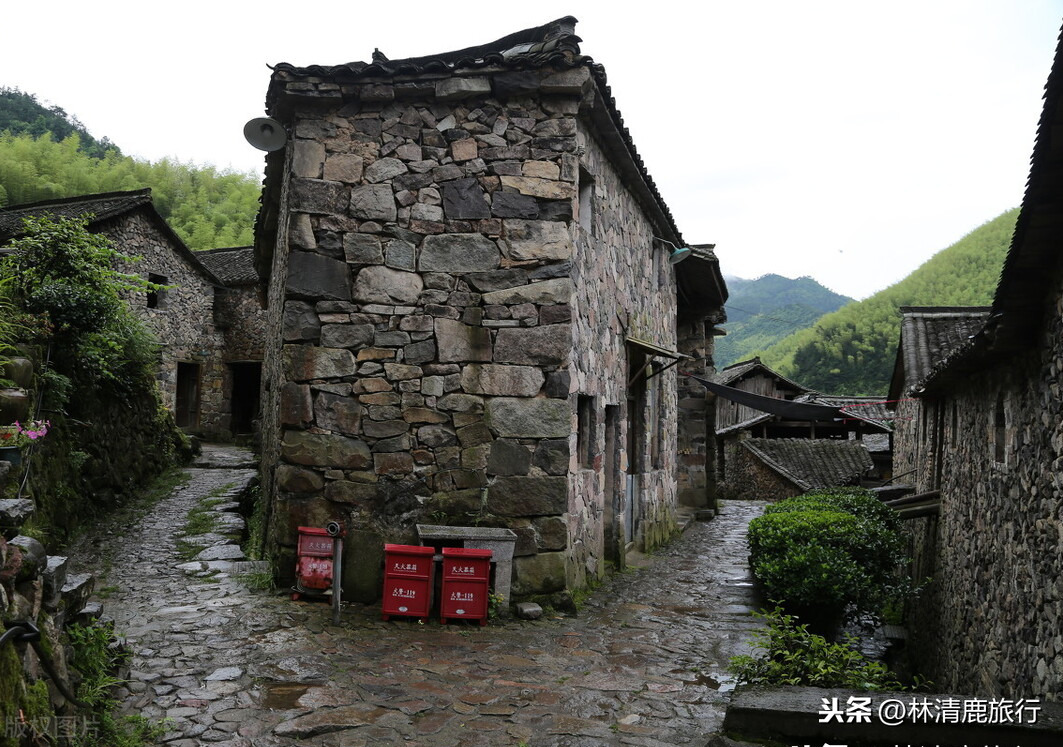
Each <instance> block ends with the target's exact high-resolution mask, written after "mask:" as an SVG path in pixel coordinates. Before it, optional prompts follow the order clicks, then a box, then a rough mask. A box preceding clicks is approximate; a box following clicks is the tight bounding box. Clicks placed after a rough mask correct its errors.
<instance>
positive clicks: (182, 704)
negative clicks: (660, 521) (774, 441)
mask: <svg viewBox="0 0 1063 747" xmlns="http://www.w3.org/2000/svg"><path fill="white" fill-rule="evenodd" d="M234 463H235V462H234ZM189 472H190V475H191V480H190V482H189V483H188V484H187V485H186V486H185V487H183V488H181V489H179V490H177V491H175V492H174V493H173V494H172V495H171V496H169V497H167V498H165V499H164V500H163V501H162V502H161V503H160V504H159V505H158V506H157V507H156V509H155V510H153V511H152V512H151V513H150V514H149V515H148V516H146V517H145V518H144V519H143V520H142V521H141V522H139V523H138V524H137V525H136V526H134V527H132V528H131V529H130V530H129V531H128V532H127V533H126V536H124V537H122V538H120V539H109V540H107V543H108V549H109V550H110V551H113V559H112V560H111V562H110V564H109V568H108V567H107V566H108V564H107V563H106V562H101V563H100V568H101V570H103V571H105V575H104V577H103V578H102V579H101V580H100V581H99V582H98V584H97V588H100V589H103V590H104V594H103V596H104V598H103V599H102V600H101V601H103V603H104V614H105V617H110V618H112V619H114V620H115V624H116V629H117V630H118V632H119V634H121V635H124V636H125V638H126V639H127V641H128V644H129V647H130V649H131V650H132V652H133V659H132V671H131V673H130V681H129V683H128V684H127V692H126V697H125V708H126V710H127V711H128V712H130V713H139V714H142V715H144V716H147V717H149V718H163V717H168V718H171V719H173V723H174V726H173V729H172V731H171V732H170V733H169V734H168V735H167V736H166V738H165V739H166V743H167V744H170V745H173V747H193V746H194V745H200V744H220V745H226V746H229V747H252V745H253V746H254V747H263V746H266V747H269V746H270V745H278V746H279V745H295V744H299V745H328V746H330V747H359V746H361V745H372V744H404V745H424V746H425V747H428V746H429V745H430V746H431V747H445V746H446V745H455V746H457V745H463V746H464V745H500V744H513V745H519V744H526V745H529V746H530V745H550V746H553V745H557V746H559V747H561V746H565V747H576V746H583V745H611V744H626V745H642V746H644V747H655V746H658V745H660V746H662V747H663V745H680V744H696V745H702V744H704V742H705V740H706V737H707V735H709V734H711V733H713V732H714V731H715V730H717V729H718V727H719V725H720V723H721V722H722V719H723V708H724V705H725V703H726V699H727V697H728V690H729V684H728V679H727V676H726V664H727V660H728V658H729V657H730V656H733V655H735V654H737V653H741V652H743V651H745V650H746V646H747V641H748V637H749V632H750V630H751V629H753V628H754V627H756V620H755V619H753V618H751V617H750V615H749V612H750V610H751V608H752V607H753V606H755V605H756V603H757V602H756V599H755V598H754V594H753V587H752V579H751V578H750V577H749V572H748V568H747V564H746V545H745V530H746V526H747V524H748V522H749V520H750V519H751V518H752V517H753V516H755V515H757V514H759V513H760V512H761V511H762V509H763V504H759V503H738V502H732V503H728V504H727V505H725V506H724V508H723V510H722V512H721V514H720V516H718V517H717V518H716V519H715V520H714V521H712V522H708V523H697V524H694V525H693V526H691V527H690V528H688V530H687V531H686V532H685V533H684V534H683V536H682V537H680V538H679V539H678V540H677V541H676V542H674V543H673V544H672V545H670V546H669V547H668V548H666V549H664V550H662V551H661V552H660V553H659V554H658V555H655V556H652V557H649V558H646V559H645V563H646V567H643V568H639V569H637V570H634V571H631V572H628V573H623V574H619V575H617V576H615V577H614V578H612V579H611V580H610V581H608V582H607V583H606V584H605V585H603V587H602V588H600V589H598V590H597V591H596V592H595V593H594V594H593V595H592V596H591V597H590V598H589V599H588V600H587V601H586V603H585V604H584V605H583V607H582V610H581V612H580V615H579V616H578V617H575V618H560V617H556V616H555V617H548V618H547V619H543V620H538V621H534V622H529V621H518V620H507V621H504V622H500V621H491V623H490V624H489V625H488V626H487V627H486V628H480V627H479V626H475V625H466V624H455V625H449V626H441V625H439V624H438V623H436V622H434V621H431V622H429V623H428V624H427V625H419V624H418V623H417V622H416V621H412V620H411V621H407V620H401V619H400V620H394V621H392V622H387V623H385V622H381V621H380V618H379V606H364V605H350V606H348V607H346V608H345V610H344V613H343V621H342V623H341V625H339V626H333V625H332V624H331V610H330V608H328V607H327V606H325V605H322V604H308V603H294V602H291V601H289V600H288V598H287V596H286V595H282V594H280V593H274V594H269V593H265V592H258V591H252V590H250V589H248V588H247V587H246V586H245V585H244V584H243V583H242V582H241V581H240V580H238V579H236V578H233V577H232V575H231V574H228V573H224V572H221V573H216V572H215V573H211V572H210V571H209V570H208V571H198V572H189V571H188V570H183V569H182V568H179V567H178V566H180V565H182V564H183V563H184V562H185V561H184V560H183V559H182V558H181V557H180V555H179V553H178V549H177V539H176V535H177V533H178V532H179V531H180V529H181V528H182V527H183V526H184V522H185V517H186V516H187V513H188V511H189V510H190V509H191V508H192V507H193V506H194V505H196V504H197V503H198V502H199V500H200V499H201V498H202V497H203V496H206V495H209V494H211V493H212V491H215V492H217V491H219V490H220V489H221V488H223V487H225V486H228V485H230V484H240V483H242V481H244V480H247V479H250V478H251V476H252V475H253V473H252V472H251V471H249V470H242V469H235V468H234V469H192V470H190V471H189ZM79 563H83V561H79ZM185 567H186V568H187V566H185ZM218 567H224V566H222V565H221V564H218Z"/></svg>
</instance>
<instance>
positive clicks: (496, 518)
mask: <svg viewBox="0 0 1063 747" xmlns="http://www.w3.org/2000/svg"><path fill="white" fill-rule="evenodd" d="M574 25H575V19H573V18H562V19H560V20H558V21H555V22H553V23H550V24H546V25H544V26H541V27H537V28H532V29H527V30H525V31H521V32H518V33H515V34H511V35H509V36H507V37H505V38H503V39H500V40H498V41H496V42H493V43H491V44H488V45H485V46H482V47H475V48H469V49H464V50H460V51H457V52H451V53H447V54H440V55H433V56H429V57H421V58H413V59H404V60H388V59H387V57H386V56H384V55H383V54H381V53H380V52H376V53H374V55H373V60H372V62H369V63H364V62H355V63H350V64H344V65H336V66H332V67H324V66H311V67H295V66H294V65H290V64H287V63H284V64H280V65H277V66H276V67H275V68H274V72H273V75H272V79H271V82H270V85H269V89H268V93H267V111H268V113H269V115H270V116H271V117H273V118H275V119H277V120H279V121H280V122H281V123H282V124H283V126H284V128H285V130H286V131H287V133H288V135H289V140H288V143H287V145H286V146H285V147H284V148H283V149H281V150H278V151H275V152H273V153H270V154H269V155H268V156H267V166H266V182H265V190H264V195H263V207H262V210H261V212H260V215H259V222H258V226H257V233H256V252H257V260H256V261H257V263H258V268H259V271H260V274H261V276H262V277H263V278H265V279H267V281H268V283H267V295H268V309H269V325H270V326H269V333H268V335H267V336H266V340H267V349H266V353H265V364H264V371H263V377H264V395H263V396H264V397H265V402H266V405H265V407H264V424H263V484H264V490H265V492H266V494H267V497H268V499H269V500H270V501H271V506H272V508H271V518H270V542H271V551H272V552H273V555H274V558H275V560H276V561H278V567H279V568H280V569H281V571H282V573H284V572H290V569H291V568H292V567H293V565H294V562H293V550H294V544H295V541H296V531H297V527H298V526H300V525H310V526H322V525H323V524H324V523H325V522H327V521H329V520H332V519H341V520H343V521H345V522H346V524H347V526H348V527H349V534H348V542H347V547H348V549H349V552H345V557H347V558H349V562H348V563H346V564H345V566H346V571H345V573H346V576H345V577H346V578H347V581H346V582H345V584H344V586H345V594H347V595H348V596H349V597H350V598H354V599H366V600H368V599H372V598H374V597H375V595H376V593H377V588H378V586H379V576H378V574H379V570H378V569H379V567H380V560H379V558H380V552H381V547H382V544H383V543H384V542H396V541H398V542H408V543H414V544H416V543H417V535H416V533H415V529H414V526H415V524H416V523H430V524H451V525H476V524H479V525H486V526H502V527H508V528H510V529H512V530H513V531H514V532H516V534H517V541H516V548H515V554H516V557H515V559H514V564H513V574H514V577H513V593H514V595H516V596H527V595H531V594H540V593H543V594H545V593H552V592H559V591H563V590H565V589H572V588H578V587H582V586H585V585H586V584H587V583H588V582H591V581H594V580H596V579H599V578H601V577H602V576H603V575H604V573H605V571H606V566H607V565H609V564H615V565H618V566H622V565H623V563H624V557H625V552H626V549H627V548H628V547H630V546H636V545H637V546H639V547H643V548H645V549H652V548H653V547H655V546H656V545H658V544H660V543H661V542H662V541H664V540H665V539H666V538H667V537H668V536H669V535H670V534H671V533H672V532H673V531H674V530H675V527H676V521H677V508H678V505H677V504H678V496H679V493H680V491H682V495H683V498H684V500H685V501H686V502H688V503H690V504H692V505H706V503H707V501H708V496H707V492H706V491H707V484H706V479H705V467H704V465H705V460H706V451H707V449H708V450H710V451H711V436H710V435H709V434H707V433H706V430H705V412H704V402H705V398H704V393H703V392H702V391H701V389H700V387H697V386H691V387H690V388H689V391H688V390H687V389H686V388H684V391H683V394H682V401H683V406H682V412H683V413H685V415H684V419H683V422H682V423H680V407H679V404H678V403H679V385H678V383H677V374H676V370H675V368H674V366H673V367H670V366H672V364H675V363H676V362H677V361H679V360H680V359H681V360H682V361H683V362H682V366H683V368H684V369H685V370H690V371H692V372H694V373H702V374H705V373H706V372H708V371H710V370H711V369H710V367H711V352H712V337H711V330H712V322H713V320H719V319H722V305H723V301H724V300H725V298H726V291H725V288H724V284H723V279H722V277H721V275H720V272H719V266H718V263H717V261H716V258H715V256H714V255H713V253H712V251H711V248H710V247H699V248H696V249H695V250H694V251H693V256H692V257H691V258H689V259H687V260H686V261H684V262H683V263H681V264H677V265H674V266H673V265H672V264H670V263H669V261H668V260H669V255H670V252H671V247H670V246H669V244H674V245H676V246H682V245H683V241H682V238H681V235H680V234H679V231H678V229H677V228H676V227H675V224H674V221H673V219H672V217H671V215H670V213H669V212H668V209H667V207H666V206H665V205H664V203H663V202H662V200H661V197H660V194H659V193H658V191H657V189H656V188H655V186H654V183H653V181H652V180H651V179H650V177H649V175H648V174H647V172H646V169H645V167H644V166H643V164H642V162H641V160H640V159H639V157H638V155H637V153H636V152H635V149H634V145H633V143H632V141H631V138H630V136H629V134H628V132H627V130H626V128H625V127H624V125H623V120H622V119H621V117H620V114H619V112H618V111H617V109H616V106H615V104H614V102H613V100H612V98H611V97H610V91H609V88H608V86H607V85H606V82H605V73H604V71H603V69H602V68H601V67H600V66H599V65H597V64H595V63H594V62H593V60H591V59H590V58H589V57H586V56H584V55H581V54H580V51H579V46H578V42H579V38H578V37H576V36H575V34H574ZM655 237H656V238H655ZM706 320H708V322H707V321H706ZM706 329H708V330H709V334H706ZM677 455H680V461H677Z"/></svg>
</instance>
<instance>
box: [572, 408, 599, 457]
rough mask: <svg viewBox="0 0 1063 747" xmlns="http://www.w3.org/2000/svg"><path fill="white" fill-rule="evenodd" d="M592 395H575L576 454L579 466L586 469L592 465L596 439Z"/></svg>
mask: <svg viewBox="0 0 1063 747" xmlns="http://www.w3.org/2000/svg"><path fill="white" fill-rule="evenodd" d="M594 417H595V407H594V397H591V396H590V395H587V394H580V395H577V397H576V423H577V430H576V454H577V455H578V458H579V466H580V467H583V468H587V469H592V468H593V467H594V445H595V442H596V441H597V432H596V429H595V422H594Z"/></svg>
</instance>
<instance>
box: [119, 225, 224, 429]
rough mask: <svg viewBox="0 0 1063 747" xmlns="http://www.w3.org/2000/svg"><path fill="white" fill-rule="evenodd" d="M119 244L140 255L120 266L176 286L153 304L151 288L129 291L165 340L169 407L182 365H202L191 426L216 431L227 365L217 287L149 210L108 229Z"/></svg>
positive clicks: (163, 374) (164, 387)
mask: <svg viewBox="0 0 1063 747" xmlns="http://www.w3.org/2000/svg"><path fill="white" fill-rule="evenodd" d="M103 233H105V234H106V235H107V236H108V238H110V239H111V241H112V242H113V244H114V246H115V248H117V249H119V250H120V251H121V252H122V253H124V254H126V255H130V256H132V257H136V258H138V259H136V260H134V261H132V262H122V263H120V266H119V268H118V269H119V270H120V271H122V272H128V273H131V274H135V275H139V276H140V277H142V278H144V279H145V280H147V279H148V277H149V275H158V276H162V277H164V278H166V285H167V286H172V287H168V288H166V289H165V290H162V291H160V292H159V293H158V300H157V305H156V307H155V308H149V304H148V294H147V293H145V292H136V293H126V294H125V297H126V301H127V302H128V303H129V307H130V308H131V309H132V310H133V313H134V314H136V316H137V317H139V318H140V319H141V320H142V321H143V322H144V323H145V324H146V325H147V327H148V329H150V330H151V331H152V332H153V333H154V334H155V336H156V337H157V338H158V340H159V342H160V343H162V349H161V355H160V366H159V374H158V380H159V389H160V392H161V395H162V402H163V405H164V406H165V407H167V408H168V409H170V410H174V409H175V407H176V404H177V364H178V363H194V364H197V365H199V366H200V369H199V371H200V384H199V392H200V407H199V412H200V418H199V423H198V425H197V426H195V427H191V428H190V430H193V431H197V432H204V433H216V432H218V431H219V430H224V427H223V424H222V423H221V419H222V414H223V413H227V412H228V408H227V407H226V403H225V373H226V372H225V367H224V365H223V364H222V361H221V356H220V352H221V349H222V338H221V335H220V333H219V331H218V330H217V329H216V327H215V325H214V286H213V285H212V284H211V283H210V282H209V281H208V280H207V279H206V277H204V275H203V274H202V272H200V271H199V270H198V269H197V268H195V267H194V266H193V265H192V263H191V262H189V261H188V260H187V259H186V258H185V257H184V256H182V254H181V252H180V251H179V250H178V248H177V246H176V245H175V244H174V243H173V242H172V240H171V239H170V238H169V237H168V236H166V235H165V234H163V233H162V232H161V231H159V229H158V227H157V226H156V225H155V224H154V223H153V222H152V221H151V220H150V219H148V217H147V216H146V215H145V214H144V213H143V212H139V211H138V212H133V213H127V214H125V215H123V216H121V217H120V218H118V219H116V220H114V221H111V222H110V223H108V224H107V225H106V227H105V228H104V230H103Z"/></svg>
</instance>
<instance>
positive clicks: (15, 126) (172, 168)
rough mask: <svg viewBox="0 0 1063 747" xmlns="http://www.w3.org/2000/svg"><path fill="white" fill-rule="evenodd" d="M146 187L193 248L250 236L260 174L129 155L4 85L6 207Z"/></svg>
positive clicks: (1, 179) (0, 168)
mask: <svg viewBox="0 0 1063 747" xmlns="http://www.w3.org/2000/svg"><path fill="white" fill-rule="evenodd" d="M86 138H87V139H86ZM86 143H88V147H86ZM144 187H151V191H152V196H153V197H154V200H155V207H156V209H157V210H158V211H159V213H160V214H161V215H162V217H163V218H165V219H166V221H167V222H168V223H169V224H170V226H171V227H172V228H173V229H174V231H176V232H177V235H178V236H180V237H181V238H182V239H183V240H184V241H185V243H186V244H188V246H189V247H190V248H192V249H214V248H217V247H225V246H242V245H246V244H250V243H251V241H252V236H253V226H254V220H255V215H256V214H257V212H258V198H259V195H260V193H261V183H260V179H259V178H258V177H257V176H256V175H254V174H243V173H238V172H231V171H218V170H216V169H214V168H213V167H210V166H206V167H198V166H194V165H192V164H183V163H179V162H176V161H170V160H168V159H163V160H161V161H158V162H155V163H150V162H147V161H140V160H137V159H135V158H130V157H128V156H123V155H122V154H121V152H120V151H119V150H118V148H117V147H115V146H114V145H113V144H111V143H110V141H108V140H107V138H103V139H101V140H96V139H95V138H92V136H91V135H89V134H88V132H87V131H86V130H85V128H84V127H83V126H82V125H81V124H80V122H78V121H77V119H76V118H73V117H68V116H67V115H66V113H65V112H64V111H63V110H62V109H59V108H58V107H52V108H46V107H44V106H42V105H41V104H39V103H37V100H36V98H35V97H33V96H32V95H30V94H23V93H21V92H18V91H11V90H10V89H3V90H2V91H0V207H5V206H11V205H20V204H24V203H28V202H38V201H40V200H51V199H57V198H62V197H74V196H77V195H86V194H93V193H98V192H118V191H125V190H133V189H143V188H144Z"/></svg>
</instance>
